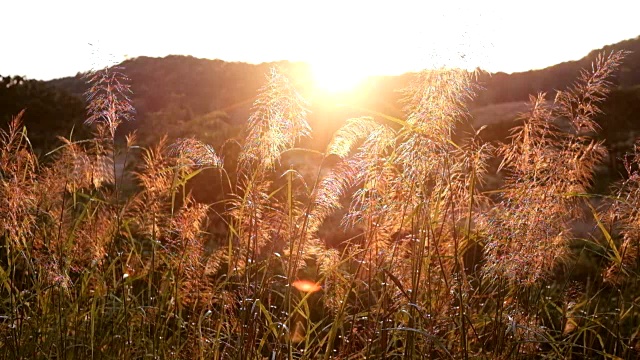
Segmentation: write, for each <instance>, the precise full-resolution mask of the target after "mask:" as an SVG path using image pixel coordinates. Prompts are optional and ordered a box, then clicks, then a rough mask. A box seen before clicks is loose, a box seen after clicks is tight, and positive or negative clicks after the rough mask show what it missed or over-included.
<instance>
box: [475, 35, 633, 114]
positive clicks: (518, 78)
mask: <svg viewBox="0 0 640 360" xmlns="http://www.w3.org/2000/svg"><path fill="white" fill-rule="evenodd" d="M569 41H570V40H569ZM617 50H625V51H629V52H630V53H629V54H627V56H626V58H625V60H624V62H623V64H622V66H621V67H620V69H619V70H618V71H617V73H616V76H615V78H614V79H613V82H614V83H615V84H616V85H618V86H619V87H621V88H628V87H632V86H636V85H640V36H638V37H636V38H634V39H629V40H624V41H621V42H619V43H616V44H613V45H607V46H605V47H603V48H601V49H597V50H593V51H591V52H590V53H589V54H588V55H586V56H585V57H583V58H582V59H580V60H577V61H568V62H563V63H560V64H557V65H554V66H550V67H547V68H544V69H541V70H531V71H526V72H519V73H513V74H505V73H502V72H499V73H496V74H483V75H482V76H480V79H479V80H480V82H481V83H482V84H483V86H484V87H485V88H486V91H483V92H481V93H480V94H479V97H478V99H477V100H476V104H477V105H479V106H482V105H488V104H498V103H505V102H512V101H521V100H527V99H528V97H529V95H530V94H536V93H538V92H540V91H543V92H548V93H553V92H554V90H558V89H564V88H566V87H567V86H569V85H570V84H572V83H573V82H574V81H575V80H576V78H577V76H578V75H579V74H580V70H581V69H591V64H592V63H593V62H594V61H595V60H596V57H597V56H598V54H600V53H602V52H603V51H604V52H606V53H611V52H612V51H617ZM532 51H533V50H532Z"/></svg>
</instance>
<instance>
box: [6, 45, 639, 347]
mask: <svg viewBox="0 0 640 360" xmlns="http://www.w3.org/2000/svg"><path fill="white" fill-rule="evenodd" d="M623 57H624V53H623V52H615V53H610V54H603V55H602V56H600V57H599V58H598V60H597V61H596V62H595V63H594V66H593V69H592V71H585V72H584V73H583V74H582V75H581V77H580V78H578V79H577V81H576V83H575V85H574V86H573V87H571V88H569V89H567V90H565V91H563V92H560V93H559V94H558V95H557V96H556V98H555V100H553V101H549V100H545V98H544V96H543V95H542V94H540V95H535V94H534V95H533V96H532V97H531V101H530V103H529V104H527V105H525V104H520V103H517V104H506V105H503V107H504V108H501V109H498V110H499V111H498V113H500V114H502V115H504V114H508V117H509V118H512V115H516V114H521V115H520V116H519V118H520V120H521V125H520V126H518V127H517V128H515V129H513V130H512V131H511V132H512V136H511V137H510V141H508V142H507V143H492V142H487V141H483V140H482V136H481V135H482V131H481V129H480V128H479V126H482V125H487V124H491V123H494V122H496V121H501V120H500V119H496V115H495V111H493V110H495V109H493V110H491V109H484V110H483V109H480V110H477V111H475V112H474V113H473V114H474V116H476V119H475V120H474V119H473V118H472V117H471V116H470V114H469V111H468V109H467V104H468V102H469V101H471V100H472V99H473V98H474V96H475V92H476V90H477V87H476V85H475V84H474V75H473V74H472V73H468V72H466V71H461V70H445V69H443V70H439V71H425V72H422V73H420V74H419V75H417V76H416V77H415V79H414V81H413V82H412V84H411V86H410V87H409V88H407V89H405V90H404V93H403V94H404V95H405V99H406V100H405V108H404V111H405V114H406V116H405V117H404V118H402V119H400V118H395V117H390V116H386V117H385V116H377V117H361V118H355V119H350V120H348V121H347V122H346V124H345V125H344V127H342V128H340V129H339V130H338V131H337V132H336V133H335V134H334V135H333V138H332V140H331V142H330V144H329V145H328V146H327V148H326V150H325V151H324V152H318V151H315V150H309V149H308V148H307V147H306V146H305V144H308V142H309V141H310V140H309V136H310V135H311V134H310V133H311V127H310V126H309V124H308V123H307V120H306V118H307V114H308V110H307V109H308V107H309V104H308V103H307V101H306V100H305V99H303V98H302V97H301V96H300V95H299V94H298V92H297V91H296V90H295V89H294V88H293V86H292V85H291V83H290V82H289V80H288V79H287V78H286V77H284V76H283V75H282V74H280V73H279V72H277V71H276V70H273V71H272V72H270V73H269V74H268V75H267V83H266V85H265V86H264V87H263V89H262V90H261V92H260V94H259V95H258V98H257V99H256V101H255V103H254V107H253V113H252V115H251V116H250V118H249V119H248V124H247V128H246V131H245V132H244V134H243V136H242V137H241V138H240V139H230V140H228V141H227V142H225V143H224V145H223V146H222V147H220V148H215V149H214V148H213V147H212V146H210V145H208V144H204V143H202V142H200V141H197V140H194V139H190V138H184V139H179V140H178V141H177V142H175V143H171V144H169V143H167V142H166V141H161V142H160V143H159V144H157V145H156V146H154V147H151V148H142V147H140V146H138V145H137V144H136V136H135V134H131V135H130V136H128V137H127V144H126V146H119V145H117V144H116V142H115V140H114V136H115V131H116V129H117V127H118V126H119V125H120V124H121V123H123V122H125V121H128V120H129V118H131V116H132V113H133V107H132V105H131V102H130V100H129V92H130V90H129V86H128V85H127V81H126V76H125V75H124V73H123V72H121V70H120V69H117V68H109V69H104V70H101V71H98V72H95V73H92V74H91V76H90V79H89V81H90V82H91V84H92V87H91V89H90V90H89V91H88V92H87V102H88V104H89V105H88V107H87V110H88V113H89V118H88V120H87V123H88V124H90V125H91V126H92V127H93V129H94V136H93V138H92V139H90V140H83V141H74V140H73V139H72V138H69V139H61V141H62V142H61V144H62V146H61V147H59V148H58V149H56V151H54V152H53V153H51V154H50V155H49V156H50V158H49V159H52V160H50V161H47V162H46V163H43V164H40V163H39V161H38V159H37V158H36V157H35V155H34V154H33V152H32V151H31V148H30V144H29V142H28V137H27V132H26V130H25V129H24V128H23V127H22V126H21V122H20V118H21V114H17V115H16V117H15V119H14V121H13V122H12V123H11V124H10V126H9V128H8V130H6V131H3V133H2V137H1V138H0V148H1V149H0V179H1V182H0V184H1V187H0V192H1V195H0V230H1V231H2V233H1V234H0V295H1V296H0V300H1V302H0V358H3V359H17V358H34V359H36V358H37V359H40V358H42V359H75V358H96V359H142V358H158V359H182V358H184V359H317V358H323V359H360V358H371V359H377V358H380V359H386V358H388V359H391V358H403V359H424V358H433V359H440V358H445V359H446V358H454V359H469V358H473V359H520V358H526V359H529V358H531V359H533V358H554V359H556V358H557V359H567V358H569V359H592V358H612V359H617V358H626V359H634V358H637V357H638V356H640V343H639V342H638V332H639V331H640V311H638V306H640V303H639V299H640V287H638V285H639V284H638V269H639V263H638V261H639V259H640V256H639V255H640V246H639V244H638V235H639V234H640V213H639V212H638V210H637V209H638V204H640V175H639V174H638V172H637V168H638V164H639V163H640V152H635V153H632V154H628V157H627V159H628V161H627V163H626V164H627V172H628V176H627V178H626V180H624V182H621V183H619V184H616V186H615V188H613V189H612V190H611V192H610V194H613V195H607V197H606V201H602V200H603V197H601V196H598V195H594V194H591V193H590V187H591V185H592V183H593V180H594V179H593V174H594V169H596V167H597V166H599V165H600V164H601V163H602V161H603V160H604V158H605V156H606V151H605V150H604V147H603V144H602V143H601V142H598V141H596V140H595V134H597V132H598V125H597V124H596V123H595V121H594V118H595V116H596V115H597V114H598V113H599V108H598V106H599V104H600V103H601V101H602V100H603V99H604V98H605V97H606V95H607V94H608V92H609V83H608V80H609V79H610V76H611V74H612V72H613V71H614V69H616V67H617V66H619V64H620V62H621V61H622V60H623ZM492 111H493V112H492ZM465 122H466V123H471V124H475V129H474V127H473V126H471V127H470V128H471V129H474V131H471V132H468V135H467V136H465V137H462V138H460V137H459V136H456V137H454V136H453V134H454V130H455V129H456V127H458V126H460V124H461V123H465ZM476 129H477V130H478V131H475V130H476ZM292 157H293V158H296V159H309V160H308V161H293V160H291V158H292ZM491 158H494V159H495V158H497V159H499V160H500V162H499V174H500V179H501V180H500V182H499V184H500V188H499V189H493V190H491V191H486V188H487V187H486V186H485V181H486V179H487V177H486V175H487V169H488V165H487V161H488V160H489V159H491ZM283 159H288V160H287V161H284V160H283ZM132 162H133V163H132ZM130 169H133V170H130ZM203 176H207V177H206V179H207V180H206V181H204V182H203V181H199V182H198V184H199V188H198V189H194V188H192V187H191V185H190V184H191V181H192V180H194V179H198V178H199V179H202V178H203ZM127 178H129V180H127ZM131 179H133V180H131ZM132 181H133V183H132ZM203 192H206V193H210V194H214V195H215V196H213V198H215V199H216V200H215V201H214V202H212V203H201V202H198V201H197V196H195V195H193V194H196V193H203ZM602 204H607V206H604V205H603V206H598V205H602ZM576 221H584V222H585V223H591V224H593V225H592V226H591V227H590V231H582V232H580V233H577V232H575V231H574V228H575V226H574V225H575V223H576Z"/></svg>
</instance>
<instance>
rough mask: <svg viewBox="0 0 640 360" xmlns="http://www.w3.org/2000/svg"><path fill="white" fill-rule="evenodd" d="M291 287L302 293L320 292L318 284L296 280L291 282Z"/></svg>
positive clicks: (320, 288) (320, 287)
mask: <svg viewBox="0 0 640 360" xmlns="http://www.w3.org/2000/svg"><path fill="white" fill-rule="evenodd" d="M292 285H293V287H294V288H296V289H298V290H300V291H302V292H310V293H313V292H316V291H320V290H322V286H320V284H318V283H315V282H313V281H309V280H296V281H294V282H293V284H292Z"/></svg>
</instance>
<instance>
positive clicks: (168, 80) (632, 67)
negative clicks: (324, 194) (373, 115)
mask: <svg viewBox="0 0 640 360" xmlns="http://www.w3.org/2000/svg"><path fill="white" fill-rule="evenodd" d="M617 49H624V50H627V51H630V54H629V55H628V56H627V57H626V59H625V61H624V63H623V65H622V67H621V68H620V70H619V71H618V73H617V74H616V77H615V80H614V81H615V82H616V84H617V85H619V87H620V88H630V87H633V86H638V85H640V37H636V38H635V39H630V40H625V41H622V42H619V43H617V44H614V45H609V46H605V47H604V48H603V49H598V50H593V51H592V52H590V53H589V54H588V55H587V56H585V57H584V58H582V59H580V60H578V61H570V62H565V63H561V64H558V65H554V66H551V67H548V68H545V69H541V70H534V71H527V72H521V73H514V74H505V73H496V74H486V73H483V74H481V75H480V77H479V82H480V83H481V85H482V86H483V87H484V88H485V90H483V91H480V92H479V95H478V98H477V99H476V101H475V102H474V103H473V104H472V108H480V107H483V106H485V105H490V104H499V103H507V102H514V101H526V100H527V99H528V97H529V95H530V94H535V93H537V92H539V91H546V92H550V95H549V96H553V91H554V90H555V89H563V88H566V87H567V86H568V85H570V84H571V83H572V82H573V81H575V79H576V77H577V76H578V74H579V72H580V69H583V68H590V66H591V63H592V62H593V61H594V60H595V58H596V56H597V54H599V53H601V52H602V51H606V52H610V51H612V50H617ZM121 65H122V66H123V67H124V68H125V70H124V71H125V73H126V74H127V75H128V76H129V78H130V84H131V87H132V90H133V101H134V106H135V108H136V110H137V115H136V121H135V122H131V123H129V124H126V126H125V127H124V128H123V129H122V130H123V132H128V131H130V130H133V129H136V128H137V129H138V130H139V133H140V137H141V139H143V140H148V141H149V142H152V141H154V140H157V138H158V137H159V136H160V135H161V134H163V133H165V132H168V133H169V134H170V135H173V136H189V135H192V134H194V133H198V135H199V136H201V137H203V139H202V140H203V141H211V140H213V138H216V140H217V141H216V142H218V140H221V139H222V138H223V137H225V136H228V135H232V134H233V133H234V132H236V131H237V129H236V128H237V127H239V126H240V125H241V124H243V123H244V121H245V120H246V118H247V116H248V114H249V111H250V109H251V104H252V102H253V100H254V99H255V96H256V94H257V92H258V89H259V88H260V87H261V86H262V84H263V83H264V81H265V75H266V74H267V72H268V71H269V68H271V67H273V66H278V67H279V68H281V69H282V70H283V71H284V72H285V73H287V74H288V75H289V77H290V78H291V79H292V80H293V81H294V82H295V83H296V85H297V86H298V87H299V88H300V89H301V91H302V92H303V94H305V95H306V93H305V91H306V90H308V89H309V86H310V74H309V71H308V70H309V69H308V67H307V65H305V64H302V63H291V62H286V61H283V62H278V63H263V64H258V65H254V64H247V63H241V62H225V61H222V60H208V59H198V58H194V57H191V56H177V55H172V56H167V57H164V58H151V57H138V58H134V59H129V60H126V61H124V62H123V63H122V64H121ZM409 78H410V76H409V75H402V76H388V77H378V78H372V79H370V80H369V81H368V82H367V83H366V84H365V85H363V86H362V87H361V88H360V89H358V94H359V95H358V96H357V102H358V103H357V104H355V105H356V106H357V107H359V108H367V109H371V110H374V111H378V112H382V113H385V114H389V115H395V116H398V115H401V111H400V109H401V106H400V104H399V98H400V95H399V93H398V92H397V91H396V90H398V89H400V88H403V87H404V86H406V85H407V83H408V79H409ZM4 79H5V80H6V81H4V82H5V86H4V88H3V89H0V90H1V91H2V92H3V93H4V95H3V98H4V100H5V101H0V118H2V119H3V120H5V121H6V120H7V119H10V117H11V116H12V115H15V114H16V113H17V112H18V111H19V110H20V109H18V108H17V107H16V106H18V107H20V106H21V107H27V112H26V113H25V117H26V119H27V125H28V126H29V129H30V133H31V134H33V135H35V136H36V137H37V136H38V135H39V134H44V135H46V134H49V135H51V134H52V133H51V132H50V131H49V130H50V128H51V126H52V124H55V127H56V131H55V134H57V135H66V134H68V131H70V129H71V128H72V126H73V125H74V124H75V125H76V126H77V125H78V124H79V123H80V122H81V118H82V114H81V111H82V110H81V107H82V105H81V100H82V98H83V96H82V94H83V93H84V91H85V90H86V89H87V84H86V82H85V79H84V78H83V74H81V73H78V74H77V75H76V76H74V77H67V78H62V79H56V80H52V81H48V82H40V81H35V80H27V79H23V78H21V77H14V78H11V77H5V78H4ZM67 93H70V94H72V95H75V98H76V99H77V100H78V101H75V102H74V100H72V96H68V95H66V94H67ZM633 94H637V92H633ZM634 96H635V95H634ZM56 99H64V101H63V102H60V101H58V100H56ZM312 100H314V101H313V104H312V109H311V110H312V115H311V119H310V120H311V122H312V124H313V123H315V124H316V125H318V124H320V125H321V127H324V128H321V131H320V133H321V134H320V135H319V136H320V137H321V138H323V137H324V138H326V137H327V135H328V134H330V133H331V131H332V130H333V129H334V128H336V127H337V126H339V125H340V122H341V121H343V120H345V119H346V118H347V117H349V116H355V115H363V114H362V112H356V111H351V112H350V111H348V110H345V109H344V108H342V109H339V108H331V107H328V106H326V104H324V105H322V106H321V105H318V102H319V100H321V99H312ZM322 100H323V101H324V100H326V99H322ZM333 100H335V99H329V101H328V103H331V101H333ZM334 103H335V101H334ZM61 104H62V105H61ZM64 104H67V105H64ZM79 109H80V110H79ZM70 111H71V112H72V113H70V114H67V113H69V112H70ZM63 129H64V130H63ZM203 129H207V130H206V131H205V130H203ZM76 130H77V129H76ZM316 130H317V129H316ZM44 135H43V136H44ZM52 138H53V137H52ZM43 139H44V138H43ZM36 142H38V141H36ZM50 146H51V144H46V145H45V146H44V147H50Z"/></svg>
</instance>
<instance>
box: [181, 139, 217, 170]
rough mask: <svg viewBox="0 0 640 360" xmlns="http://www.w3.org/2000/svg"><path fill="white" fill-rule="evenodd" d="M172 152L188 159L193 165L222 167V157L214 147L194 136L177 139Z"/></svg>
mask: <svg viewBox="0 0 640 360" xmlns="http://www.w3.org/2000/svg"><path fill="white" fill-rule="evenodd" d="M170 154H171V155H173V156H175V157H178V158H183V159H185V160H188V161H189V165H191V166H206V167H213V168H221V167H222V159H220V157H219V156H218V155H217V154H216V151H215V150H214V149H213V147H212V146H211V145H207V144H205V143H203V142H201V141H199V140H196V139H193V138H185V139H178V140H176V141H175V142H174V144H173V145H172V146H171V152H170Z"/></svg>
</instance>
